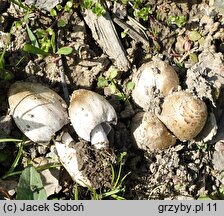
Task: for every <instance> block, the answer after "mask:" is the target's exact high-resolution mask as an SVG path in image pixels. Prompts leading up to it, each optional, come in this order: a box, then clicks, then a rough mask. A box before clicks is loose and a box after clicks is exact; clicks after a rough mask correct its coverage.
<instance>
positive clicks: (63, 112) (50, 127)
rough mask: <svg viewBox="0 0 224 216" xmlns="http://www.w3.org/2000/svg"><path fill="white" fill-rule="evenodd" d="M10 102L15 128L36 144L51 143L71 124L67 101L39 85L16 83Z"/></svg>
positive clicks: (12, 89) (11, 87)
mask: <svg viewBox="0 0 224 216" xmlns="http://www.w3.org/2000/svg"><path fill="white" fill-rule="evenodd" d="M8 101H9V107H10V111H11V115H12V117H13V119H14V121H15V123H16V125H17V126H18V128H19V129H20V130H21V131H22V132H23V133H24V134H25V135H26V136H27V137H28V138H29V139H30V140H32V141H33V142H37V143H48V142H49V141H50V140H51V138H52V136H53V135H54V134H55V132H57V131H58V130H60V129H61V128H62V127H63V126H64V125H65V124H67V123H68V122H69V120H68V114H67V105H66V103H65V101H64V100H63V99H62V98H61V97H60V96H59V95H58V94H57V93H56V92H54V91H53V90H51V89H50V88H48V87H46V86H43V85H41V84H39V83H31V82H15V83H14V84H12V85H11V86H10V89H9V97H8Z"/></svg>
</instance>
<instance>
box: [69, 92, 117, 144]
mask: <svg viewBox="0 0 224 216" xmlns="http://www.w3.org/2000/svg"><path fill="white" fill-rule="evenodd" d="M69 116H70V119H71V123H72V125H73V128H74V129H75V131H76V133H77V135H78V136H79V137H81V138H83V139H84V140H86V141H90V142H91V144H93V145H94V146H95V147H96V148H102V147H107V146H108V144H109V141H108V139H107V134H108V133H109V132H110V130H111V126H110V124H117V114H116V112H115V110H114V108H113V107H112V106H111V105H110V104H109V102H108V101H107V100H106V99H105V98H104V97H102V96H101V95H99V94H97V93H95V92H92V91H89V90H85V89H79V90H75V91H74V92H73V94H72V97H71V101H70V106H69Z"/></svg>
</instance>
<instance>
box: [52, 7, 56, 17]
mask: <svg viewBox="0 0 224 216" xmlns="http://www.w3.org/2000/svg"><path fill="white" fill-rule="evenodd" d="M50 15H51V16H52V17H56V16H57V11H56V10H55V9H54V8H52V9H51V10H50Z"/></svg>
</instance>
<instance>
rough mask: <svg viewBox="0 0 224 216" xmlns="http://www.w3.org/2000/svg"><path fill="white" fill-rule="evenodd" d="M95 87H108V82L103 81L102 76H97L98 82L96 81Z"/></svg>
mask: <svg viewBox="0 0 224 216" xmlns="http://www.w3.org/2000/svg"><path fill="white" fill-rule="evenodd" d="M97 86H98V87H99V88H104V87H106V86H108V81H107V80H106V79H105V77H103V76H102V75H101V76H99V78H98V81H97Z"/></svg>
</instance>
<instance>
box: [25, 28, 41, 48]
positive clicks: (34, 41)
mask: <svg viewBox="0 0 224 216" xmlns="http://www.w3.org/2000/svg"><path fill="white" fill-rule="evenodd" d="M26 30H27V33H28V36H29V38H30V41H31V44H32V45H33V46H35V47H38V48H39V44H38V41H37V39H36V36H35V35H34V34H33V32H32V31H31V29H30V27H29V26H28V25H27V24H26Z"/></svg>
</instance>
